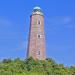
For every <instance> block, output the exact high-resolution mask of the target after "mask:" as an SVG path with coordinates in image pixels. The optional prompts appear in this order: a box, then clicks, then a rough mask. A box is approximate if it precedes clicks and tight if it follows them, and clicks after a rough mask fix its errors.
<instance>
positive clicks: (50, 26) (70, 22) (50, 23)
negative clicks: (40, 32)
mask: <svg viewBox="0 0 75 75" xmlns="http://www.w3.org/2000/svg"><path fill="white" fill-rule="evenodd" d="M45 24H46V27H47V30H51V31H52V30H53V31H54V30H56V29H58V28H62V27H63V28H75V25H74V24H75V21H74V18H72V17H71V16H55V17H51V18H49V17H48V18H47V19H46V23H45Z"/></svg>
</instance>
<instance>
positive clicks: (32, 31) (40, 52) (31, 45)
mask: <svg viewBox="0 0 75 75" xmlns="http://www.w3.org/2000/svg"><path fill="white" fill-rule="evenodd" d="M45 45H46V44H45V31H44V14H43V12H42V10H41V8H40V7H34V9H33V11H32V14H31V16H30V28H29V38H28V49H27V58H29V57H32V58H33V59H35V60H45V59H46V51H45V47H46V46H45Z"/></svg>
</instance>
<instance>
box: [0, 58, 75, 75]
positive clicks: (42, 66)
mask: <svg viewBox="0 0 75 75" xmlns="http://www.w3.org/2000/svg"><path fill="white" fill-rule="evenodd" d="M0 75H75V66H71V67H65V66H64V65H63V64H57V63H56V62H55V61H54V60H53V59H51V58H48V59H46V60H36V61H35V60H34V59H33V58H29V59H26V60H20V59H19V58H16V59H15V60H11V59H4V60H3V61H2V62H1V63H0Z"/></svg>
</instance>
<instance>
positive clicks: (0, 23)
mask: <svg viewBox="0 0 75 75" xmlns="http://www.w3.org/2000/svg"><path fill="white" fill-rule="evenodd" d="M11 25H12V22H11V21H10V20H7V19H2V18H0V27H9V26H11Z"/></svg>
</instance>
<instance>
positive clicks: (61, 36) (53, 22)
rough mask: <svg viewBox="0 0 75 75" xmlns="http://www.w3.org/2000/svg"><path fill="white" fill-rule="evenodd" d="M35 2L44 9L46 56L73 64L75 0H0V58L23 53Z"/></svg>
mask: <svg viewBox="0 0 75 75" xmlns="http://www.w3.org/2000/svg"><path fill="white" fill-rule="evenodd" d="M35 6H39V7H41V9H42V11H43V13H44V18H45V34H46V55H47V57H50V58H53V59H55V61H56V62H58V63H63V64H65V65H68V66H70V65H75V0H0V59H4V58H17V57H20V58H25V57H26V49H27V41H28V32H29V25H30V15H31V13H32V10H33V8H34V7H35Z"/></svg>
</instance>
